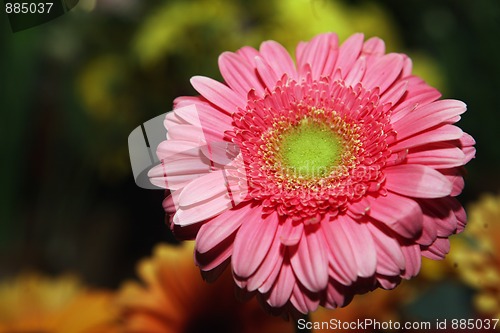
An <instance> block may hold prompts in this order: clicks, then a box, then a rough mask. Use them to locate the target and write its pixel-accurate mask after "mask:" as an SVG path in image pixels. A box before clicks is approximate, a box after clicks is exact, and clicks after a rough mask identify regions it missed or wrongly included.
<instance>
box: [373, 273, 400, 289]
mask: <svg viewBox="0 0 500 333" xmlns="http://www.w3.org/2000/svg"><path fill="white" fill-rule="evenodd" d="M377 282H378V284H379V285H380V287H381V288H383V289H386V290H391V289H394V288H396V286H397V285H398V284H399V283H400V282H401V278H400V277H399V276H384V275H381V274H377Z"/></svg>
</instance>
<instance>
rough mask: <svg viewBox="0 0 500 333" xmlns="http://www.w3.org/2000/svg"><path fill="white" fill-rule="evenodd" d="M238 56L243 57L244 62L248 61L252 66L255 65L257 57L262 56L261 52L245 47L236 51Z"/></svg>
mask: <svg viewBox="0 0 500 333" xmlns="http://www.w3.org/2000/svg"><path fill="white" fill-rule="evenodd" d="M236 54H237V55H239V56H241V57H242V60H243V61H246V62H247V63H248V64H249V65H250V66H253V65H255V62H254V61H255V57H258V56H260V54H259V51H257V50H256V49H254V48H253V47H251V46H243V47H242V48H241V49H239V50H237V51H236Z"/></svg>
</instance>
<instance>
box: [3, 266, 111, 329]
mask: <svg viewBox="0 0 500 333" xmlns="http://www.w3.org/2000/svg"><path fill="white" fill-rule="evenodd" d="M112 300H113V298H112V294H111V293H108V292H104V291H90V290H87V289H85V288H83V287H82V285H81V284H80V283H79V281H78V279H77V278H75V277H73V276H64V277H60V278H55V279H52V278H48V277H43V276H40V275H37V274H26V275H21V276H20V277H18V278H16V279H15V280H14V279H13V280H10V281H4V282H3V283H2V284H0V333H16V332H19V333H21V332H23V333H24V332H50V333H84V332H85V333H115V332H118V331H117V327H116V318H117V317H116V313H115V312H114V311H113V309H112Z"/></svg>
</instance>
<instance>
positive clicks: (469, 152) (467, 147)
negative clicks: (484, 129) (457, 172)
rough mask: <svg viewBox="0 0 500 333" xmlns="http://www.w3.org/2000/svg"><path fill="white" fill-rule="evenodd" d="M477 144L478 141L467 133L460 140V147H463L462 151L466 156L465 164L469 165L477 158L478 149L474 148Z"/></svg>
mask: <svg viewBox="0 0 500 333" xmlns="http://www.w3.org/2000/svg"><path fill="white" fill-rule="evenodd" d="M475 144H476V141H475V140H474V138H473V137H472V136H470V135H469V134H467V133H465V132H464V134H463V135H462V137H461V138H460V145H461V147H462V151H463V152H464V154H465V160H464V164H466V163H469V161H470V160H472V159H473V158H474V157H475V156H476V148H474V147H473V146H474V145H475Z"/></svg>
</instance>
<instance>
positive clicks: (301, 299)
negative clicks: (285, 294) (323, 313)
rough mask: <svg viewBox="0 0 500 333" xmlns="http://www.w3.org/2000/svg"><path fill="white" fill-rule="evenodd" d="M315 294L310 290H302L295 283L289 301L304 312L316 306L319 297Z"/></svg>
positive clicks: (310, 310) (314, 308) (313, 309)
mask: <svg viewBox="0 0 500 333" xmlns="http://www.w3.org/2000/svg"><path fill="white" fill-rule="evenodd" d="M315 296H316V295H312V293H311V292H310V291H307V290H302V289H301V288H300V287H299V286H298V284H296V285H295V286H294V288H293V292H292V296H291V297H290V301H291V302H292V304H293V305H294V306H295V308H296V309H297V310H299V311H300V312H302V313H304V314H305V313H308V312H312V311H315V310H316V309H317V308H318V305H319V298H318V297H315Z"/></svg>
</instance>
